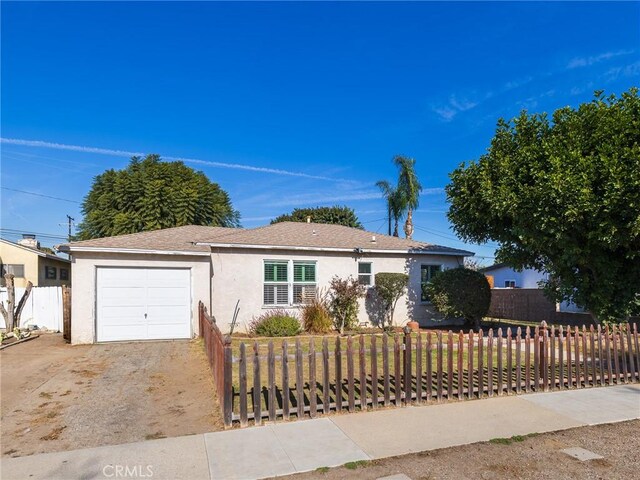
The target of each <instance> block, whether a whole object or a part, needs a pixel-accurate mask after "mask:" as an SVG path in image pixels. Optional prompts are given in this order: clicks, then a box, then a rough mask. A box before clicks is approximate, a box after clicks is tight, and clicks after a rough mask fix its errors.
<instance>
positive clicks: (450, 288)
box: [425, 267, 491, 329]
mask: <svg viewBox="0 0 640 480" xmlns="http://www.w3.org/2000/svg"><path fill="white" fill-rule="evenodd" d="M425 293H426V294H427V296H428V297H429V300H430V301H431V303H432V304H433V306H434V307H435V308H436V310H438V311H439V312H440V313H443V314H444V315H445V316H446V317H461V318H463V319H464V320H465V323H466V324H467V325H469V326H471V325H473V327H474V328H476V329H478V328H480V320H482V317H484V316H485V315H486V314H487V312H488V311H489V305H490V304H491V288H490V287H489V282H488V281H487V278H486V277H485V276H484V275H483V274H482V273H480V272H476V271H475V270H470V269H468V268H464V267H460V268H453V269H451V270H445V271H444V272H441V273H439V274H437V275H436V276H435V277H433V280H431V282H429V283H428V284H426V285H425Z"/></svg>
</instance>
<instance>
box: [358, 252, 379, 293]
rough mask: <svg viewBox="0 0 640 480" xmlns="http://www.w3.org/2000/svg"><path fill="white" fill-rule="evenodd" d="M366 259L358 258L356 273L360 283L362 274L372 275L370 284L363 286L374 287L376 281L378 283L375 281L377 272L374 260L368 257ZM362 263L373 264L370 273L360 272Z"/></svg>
mask: <svg viewBox="0 0 640 480" xmlns="http://www.w3.org/2000/svg"><path fill="white" fill-rule="evenodd" d="M366 260H368V261H366ZM366 260H358V261H357V262H356V275H357V277H358V283H360V275H369V277H370V281H369V285H363V286H365V287H367V288H371V287H374V286H375V283H376V282H375V274H374V273H373V260H371V259H366ZM361 263H368V264H369V265H371V272H369V273H360V264H361ZM360 285H362V284H361V283H360Z"/></svg>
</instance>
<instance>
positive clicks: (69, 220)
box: [67, 215, 75, 242]
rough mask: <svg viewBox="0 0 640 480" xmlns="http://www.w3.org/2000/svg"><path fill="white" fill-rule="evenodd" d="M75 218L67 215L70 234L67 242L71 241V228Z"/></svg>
mask: <svg viewBox="0 0 640 480" xmlns="http://www.w3.org/2000/svg"><path fill="white" fill-rule="evenodd" d="M74 220H75V218H72V217H71V216H70V215H67V225H68V227H69V234H68V235H67V241H69V242H70V241H71V226H72V225H73V222H74Z"/></svg>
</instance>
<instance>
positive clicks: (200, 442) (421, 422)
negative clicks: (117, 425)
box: [0, 384, 640, 480]
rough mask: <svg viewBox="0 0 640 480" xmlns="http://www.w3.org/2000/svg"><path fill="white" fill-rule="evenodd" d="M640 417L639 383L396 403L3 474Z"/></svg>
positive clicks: (208, 461) (144, 473) (223, 459)
mask: <svg viewBox="0 0 640 480" xmlns="http://www.w3.org/2000/svg"><path fill="white" fill-rule="evenodd" d="M637 418H640V385H638V384H632V385H620V386H615V387H601V388H587V389H581V390H571V391H562V392H550V393H538V394H529V395H521V396H508V397H497V398H491V399H484V400H476V401H468V402H459V403H445V404H438V405H429V406H421V407H406V408H395V409H388V410H378V411H375V412H363V413H354V414H345V415H333V416H328V417H325V418H320V419H315V420H305V421H301V422H290V423H282V422H278V423H276V424H272V425H267V426H264V427H255V428H246V429H242V430H239V429H236V430H229V431H226V432H216V433H208V434H204V435H192V436H187V437H178V438H166V439H161V440H150V441H147V442H140V443H132V444H126V445H116V446H106V447H99V448H91V449H85V450H75V451H70V452H59V453H48V454H42V455H33V456H28V457H20V458H6V457H4V458H3V459H2V465H1V466H0V478H2V479H3V480H14V479H16V480H17V479H24V478H29V479H33V480H38V479H64V480H67V479H80V478H82V479H105V478H132V477H133V478H153V479H166V480H177V479H185V480H186V479H193V480H199V479H203V480H207V479H225V480H226V479H253V478H256V479H257V478H266V477H273V476H280V475H288V474H292V473H298V472H304V471H309V470H315V469H316V468H319V467H333V466H338V465H342V464H344V463H346V462H350V461H355V460H369V459H376V458H383V457H390V456H395V455H402V454H406V453H412V452H419V451H424V450H431V449H436V448H444V447H450V446H454V445H463V444H467V443H474V442H480V441H486V440H490V439H492V438H497V437H511V436H513V435H524V434H528V433H542V432H549V431H555V430H563V429H567V428H573V427H580V426H585V425H594V424H598V423H611V422H618V421H623V420H632V419H637Z"/></svg>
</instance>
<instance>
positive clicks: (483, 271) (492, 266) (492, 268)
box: [478, 263, 511, 273]
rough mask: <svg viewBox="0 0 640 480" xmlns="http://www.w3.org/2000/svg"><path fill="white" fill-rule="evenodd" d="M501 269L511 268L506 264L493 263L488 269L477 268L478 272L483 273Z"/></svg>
mask: <svg viewBox="0 0 640 480" xmlns="http://www.w3.org/2000/svg"><path fill="white" fill-rule="evenodd" d="M501 268H511V267H510V266H509V265H507V264H506V263H494V264H493V265H489V266H488V267H484V268H479V269H478V271H479V272H482V273H485V272H492V271H493V270H499V269H501Z"/></svg>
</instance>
